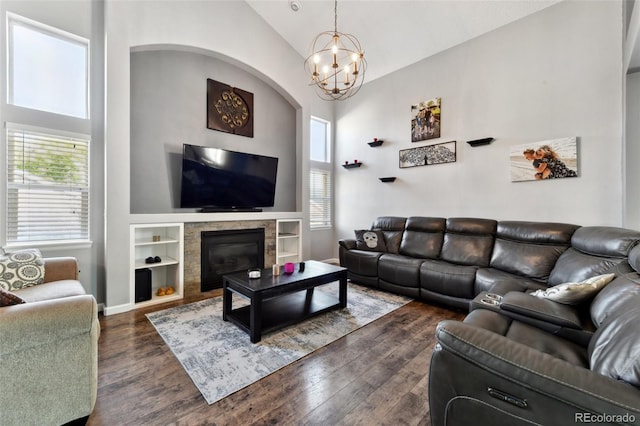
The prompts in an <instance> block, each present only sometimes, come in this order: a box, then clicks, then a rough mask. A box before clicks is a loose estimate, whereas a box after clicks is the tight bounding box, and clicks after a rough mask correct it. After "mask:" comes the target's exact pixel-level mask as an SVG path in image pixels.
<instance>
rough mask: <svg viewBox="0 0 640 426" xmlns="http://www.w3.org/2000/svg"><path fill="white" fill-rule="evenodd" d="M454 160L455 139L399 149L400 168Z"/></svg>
mask: <svg viewBox="0 0 640 426" xmlns="http://www.w3.org/2000/svg"><path fill="white" fill-rule="evenodd" d="M455 161H456V141H451V142H444V143H439V144H435V145H427V146H420V147H417V148H409V149H401V150H400V168H401V169H405V168H407V167H416V166H430V165H432V164H442V163H453V162H455Z"/></svg>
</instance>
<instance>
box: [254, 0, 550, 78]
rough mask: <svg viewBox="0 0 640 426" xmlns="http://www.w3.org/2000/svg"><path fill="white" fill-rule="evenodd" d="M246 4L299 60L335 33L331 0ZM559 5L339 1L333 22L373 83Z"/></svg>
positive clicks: (486, 0) (537, 0) (490, 0)
mask: <svg viewBox="0 0 640 426" xmlns="http://www.w3.org/2000/svg"><path fill="white" fill-rule="evenodd" d="M245 1H246V2H247V3H248V4H249V6H250V7H252V8H253V9H254V10H255V11H256V12H257V13H258V14H259V15H260V16H262V18H263V19H264V20H265V21H266V22H267V23H268V24H269V25H270V26H271V27H273V28H274V30H275V31H277V32H278V33H279V34H280V35H281V36H282V37H283V38H284V39H285V40H286V41H287V42H288V43H289V44H290V45H291V46H292V47H293V48H294V49H295V50H296V51H297V52H298V53H300V55H301V56H302V57H303V58H306V57H307V56H308V55H309V53H310V52H309V49H310V43H311V41H312V40H313V38H314V37H315V36H316V35H317V34H318V33H320V32H322V31H333V29H334V0H293V1H292V0H245ZM559 1H561V0H414V1H404V0H340V1H338V22H337V24H338V31H340V32H344V33H349V34H352V35H354V36H356V37H357V38H358V40H359V41H360V43H361V44H362V46H363V49H364V51H365V58H366V60H367V64H368V68H367V74H366V80H367V81H371V80H373V79H376V78H379V77H381V76H383V75H385V74H388V73H391V72H393V71H396V70H398V69H400V68H403V67H406V66H408V65H411V64H413V63H415V62H418V61H419V60H421V59H423V58H425V57H429V56H431V55H434V54H436V53H438V52H441V51H443V50H446V49H448V48H450V47H453V46H455V45H458V44H460V43H464V42H465V41H467V40H470V39H472V38H475V37H478V36H479V35H482V34H484V33H487V32H489V31H492V30H494V29H496V28H498V27H501V26H503V25H506V24H508V23H510V22H513V21H516V20H518V19H521V18H523V17H525V16H527V15H530V14H532V13H536V12H538V11H540V10H542V9H544V8H546V7H549V6H551V5H553V4H555V3H558V2H559ZM292 3H295V4H296V5H297V6H298V10H297V11H294V8H295V5H294V7H292ZM301 66H302V64H301Z"/></svg>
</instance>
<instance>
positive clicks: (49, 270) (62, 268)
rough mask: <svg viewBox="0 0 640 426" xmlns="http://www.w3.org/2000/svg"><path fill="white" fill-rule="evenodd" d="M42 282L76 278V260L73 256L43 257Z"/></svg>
mask: <svg viewBox="0 0 640 426" xmlns="http://www.w3.org/2000/svg"><path fill="white" fill-rule="evenodd" d="M43 260H44V282H45V283H50V282H53V281H61V280H77V279H78V272H79V271H78V260H77V259H76V258H75V257H45V258H44V259H43Z"/></svg>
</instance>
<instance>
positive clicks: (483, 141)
mask: <svg viewBox="0 0 640 426" xmlns="http://www.w3.org/2000/svg"><path fill="white" fill-rule="evenodd" d="M493 141H494V139H493V138H484V139H476V140H472V141H467V143H468V144H469V145H471V146H472V147H474V148H475V147H476V146H482V145H489V144H490V143H491V142H493Z"/></svg>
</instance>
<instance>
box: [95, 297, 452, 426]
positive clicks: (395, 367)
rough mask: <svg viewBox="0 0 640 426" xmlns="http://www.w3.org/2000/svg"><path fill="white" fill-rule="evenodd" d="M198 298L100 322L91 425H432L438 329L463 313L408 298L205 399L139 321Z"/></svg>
mask: <svg viewBox="0 0 640 426" xmlns="http://www.w3.org/2000/svg"><path fill="white" fill-rule="evenodd" d="M220 295H221V291H220V290H214V291H212V292H208V293H207V294H206V295H205V296H202V297H200V298H205V297H213V296H220ZM195 300H197V299H191V300H184V301H181V302H173V303H167V304H163V305H158V306H155V307H152V308H146V309H140V310H136V311H132V312H127V313H123V314H118V315H112V316H108V317H101V318H100V323H101V327H102V332H101V335H100V340H99V356H98V358H99V361H98V400H97V403H96V407H95V409H94V412H93V414H92V415H91V417H90V418H89V422H88V424H89V425H93V426H95V425H248V424H259V425H267V424H270V425H271V424H283V425H302V424H308V425H373V424H380V425H401V424H406V425H429V424H430V417H429V406H428V402H427V382H428V378H427V372H428V370H429V362H430V359H431V351H432V349H433V346H434V344H435V337H434V333H435V327H436V325H437V323H438V322H439V321H440V320H443V319H462V318H463V317H464V314H463V313H460V312H456V311H452V310H448V309H445V308H442V307H436V306H432V305H429V304H426V303H422V302H411V303H409V304H408V305H405V306H404V307H402V308H400V309H398V310H396V311H394V312H392V313H391V314H388V315H386V316H384V317H383V318H381V319H379V320H377V321H374V322H373V323H371V324H369V325H367V326H365V327H363V328H361V329H359V330H356V331H355V332H353V333H351V334H349V335H347V336H345V337H343V338H341V339H339V340H337V341H336V342H334V343H332V344H330V345H328V346H326V347H324V348H322V349H320V350H318V351H316V352H314V353H312V354H310V355H309V356H306V357H304V358H302V359H300V360H298V361H296V362H294V363H293V364H290V365H288V366H287V367H285V368H283V369H281V370H279V371H277V372H275V373H274V374H272V375H270V376H268V377H266V378H264V379H262V380H260V381H258V382H256V383H254V384H252V385H251V386H248V387H247V388H245V389H242V390H240V391H238V392H236V393H235V394H232V395H231V396H229V397H227V398H225V399H223V400H221V401H218V402H217V403H215V404H212V405H208V404H207V403H206V401H205V400H204V398H203V397H202V396H201V394H200V392H199V391H198V389H197V388H196V387H195V385H194V384H193V383H192V382H191V379H190V378H189V376H188V375H187V373H186V372H185V371H184V369H183V368H182V366H181V365H180V363H179V362H178V360H177V359H176V358H175V357H174V355H173V354H172V353H171V351H170V350H169V348H168V347H167V346H166V345H165V344H164V341H163V340H162V338H161V337H160V336H159V335H158V334H157V332H156V331H155V329H154V328H153V326H152V325H151V323H150V322H149V321H148V320H147V319H146V317H145V314H146V313H148V312H152V311H156V310H161V309H165V308H167V307H170V306H176V305H179V304H183V303H189V302H193V301H195ZM247 338H248V336H247Z"/></svg>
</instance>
